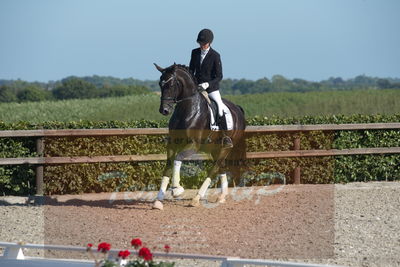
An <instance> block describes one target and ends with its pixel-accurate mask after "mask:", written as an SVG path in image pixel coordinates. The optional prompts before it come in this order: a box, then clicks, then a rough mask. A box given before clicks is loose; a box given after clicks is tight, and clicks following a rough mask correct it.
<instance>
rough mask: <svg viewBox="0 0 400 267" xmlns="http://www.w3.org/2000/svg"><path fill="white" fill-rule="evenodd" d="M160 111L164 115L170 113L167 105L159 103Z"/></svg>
mask: <svg viewBox="0 0 400 267" xmlns="http://www.w3.org/2000/svg"><path fill="white" fill-rule="evenodd" d="M159 111H160V113H161V114H163V115H164V116H167V115H169V113H170V109H169V108H168V106H164V105H161V106H160V110H159Z"/></svg>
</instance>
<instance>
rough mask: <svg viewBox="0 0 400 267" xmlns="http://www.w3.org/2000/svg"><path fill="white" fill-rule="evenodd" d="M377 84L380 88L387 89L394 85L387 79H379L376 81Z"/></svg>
mask: <svg viewBox="0 0 400 267" xmlns="http://www.w3.org/2000/svg"><path fill="white" fill-rule="evenodd" d="M376 85H377V86H378V88H379V89H387V88H390V87H392V85H391V84H390V82H389V81H388V80H387V79H379V80H378V81H377V82H376Z"/></svg>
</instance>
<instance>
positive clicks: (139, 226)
mask: <svg viewBox="0 0 400 267" xmlns="http://www.w3.org/2000/svg"><path fill="white" fill-rule="evenodd" d="M261 190H264V191H261ZM274 190H275V191H274ZM268 192H269V193H268ZM194 193H195V192H194V191H187V192H186V196H185V197H184V199H181V200H172V199H168V200H166V201H165V202H164V210H163V211H159V210H152V209H151V199H152V198H154V197H155V193H153V194H152V193H145V194H138V193H116V194H109V193H102V194H85V195H64V196H52V197H50V198H47V199H46V200H45V202H44V203H43V205H32V204H30V205H27V204H24V201H23V199H22V200H21V199H18V198H14V199H11V198H10V197H8V198H7V197H3V198H0V203H2V204H1V205H0V214H1V217H2V220H1V223H0V229H1V230H0V241H9V242H16V241H21V240H23V241H25V242H32V243H42V242H44V243H46V244H62V245H76V246H85V245H86V244H87V243H94V244H97V243H99V242H100V241H106V242H109V243H111V244H112V246H113V248H121V249H122V248H130V246H129V242H130V240H131V239H132V238H134V237H139V238H141V239H142V240H143V242H144V243H145V245H146V246H148V247H149V248H151V249H153V250H157V251H162V248H163V246H164V244H168V245H170V246H171V248H172V251H173V252H184V253H201V254H211V255H227V256H237V257H244V258H264V259H281V260H295V261H307V262H314V263H329V264H340V265H350V266H400V256H399V255H400V234H399V233H400V231H399V229H400V183H398V182H386V183H385V182H382V183H352V184H347V185H286V186H284V187H282V188H277V187H275V188H271V187H268V188H266V189H265V188H261V187H256V188H244V189H241V190H232V189H230V194H229V197H228V199H227V203H225V204H220V205H217V204H215V203H214V202H213V201H214V199H215V198H216V195H215V194H214V193H213V192H212V190H211V191H210V193H209V196H208V200H209V201H208V202H203V203H202V205H201V206H200V207H196V208H193V207H188V206H187V205H188V204H189V202H190V197H191V196H193V194H194ZM18 202H19V204H18ZM29 253H32V254H34V255H35V254H37V252H34V251H30V252H28V254H29ZM55 254H57V256H62V257H71V256H72V257H82V255H75V254H71V253H69V254H68V253H60V252H56V253H55V252H46V253H45V256H48V257H50V256H54V255H55ZM83 257H85V255H84V256H83ZM178 263H179V264H178V266H191V265H196V266H198V265H202V266H212V265H214V266H215V265H218V263H212V262H196V263H193V262H190V263H188V262H187V261H178Z"/></svg>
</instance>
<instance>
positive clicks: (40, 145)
mask: <svg viewBox="0 0 400 267" xmlns="http://www.w3.org/2000/svg"><path fill="white" fill-rule="evenodd" d="M36 153H37V155H38V157H43V154H44V138H43V137H40V138H38V139H36ZM43 168H44V167H43V165H37V166H36V171H35V172H36V195H38V196H43V194H44V190H43V173H44V171H43Z"/></svg>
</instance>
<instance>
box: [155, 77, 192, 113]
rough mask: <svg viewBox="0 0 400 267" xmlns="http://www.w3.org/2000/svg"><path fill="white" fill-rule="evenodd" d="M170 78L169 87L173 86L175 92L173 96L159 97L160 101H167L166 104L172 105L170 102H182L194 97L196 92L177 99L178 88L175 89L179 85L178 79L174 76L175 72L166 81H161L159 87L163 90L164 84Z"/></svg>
mask: <svg viewBox="0 0 400 267" xmlns="http://www.w3.org/2000/svg"><path fill="white" fill-rule="evenodd" d="M171 80H172V81H173V83H172V85H171V87H174V88H173V90H174V92H175V95H174V96H167V97H161V101H168V102H167V105H169V106H171V107H172V104H179V103H180V102H183V101H185V100H189V99H191V98H192V97H194V96H195V95H196V93H194V94H193V95H191V96H188V97H185V98H182V99H178V90H176V89H177V88H176V87H177V86H178V85H179V80H178V78H177V77H176V73H175V72H174V73H173V75H172V76H171V77H169V78H168V79H167V80H166V81H162V82H161V89H162V90H164V89H163V87H164V85H166V84H168V83H169V82H170V81H171Z"/></svg>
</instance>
